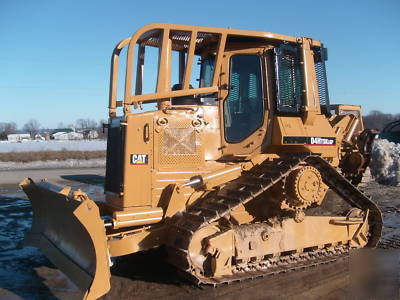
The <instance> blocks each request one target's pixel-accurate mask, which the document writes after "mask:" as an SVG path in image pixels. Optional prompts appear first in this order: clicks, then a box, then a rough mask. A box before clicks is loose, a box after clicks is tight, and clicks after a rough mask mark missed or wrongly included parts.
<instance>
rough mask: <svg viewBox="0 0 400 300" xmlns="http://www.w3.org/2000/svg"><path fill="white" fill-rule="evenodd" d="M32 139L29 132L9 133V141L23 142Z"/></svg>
mask: <svg viewBox="0 0 400 300" xmlns="http://www.w3.org/2000/svg"><path fill="white" fill-rule="evenodd" d="M30 139H31V135H30V134H29V133H14V134H9V135H7V140H8V141H9V142H23V141H29V140H30Z"/></svg>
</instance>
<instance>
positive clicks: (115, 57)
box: [108, 38, 131, 117]
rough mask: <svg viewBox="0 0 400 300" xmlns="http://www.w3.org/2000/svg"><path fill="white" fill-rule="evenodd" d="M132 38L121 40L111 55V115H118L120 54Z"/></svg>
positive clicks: (109, 111)
mask: <svg viewBox="0 0 400 300" xmlns="http://www.w3.org/2000/svg"><path fill="white" fill-rule="evenodd" d="M130 40H131V38H126V39H123V40H122V41H120V42H119V43H118V44H117V46H116V47H115V48H114V51H113V53H112V55H111V70H110V91H109V105H108V114H109V116H110V117H115V116H116V108H117V106H118V105H117V82H118V63H119V55H120V54H121V51H122V49H123V48H124V47H125V46H126V45H128V43H129V41H130Z"/></svg>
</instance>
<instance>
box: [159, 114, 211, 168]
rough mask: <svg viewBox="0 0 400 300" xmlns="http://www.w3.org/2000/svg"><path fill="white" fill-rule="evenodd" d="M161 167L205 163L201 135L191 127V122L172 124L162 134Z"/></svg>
mask: <svg viewBox="0 0 400 300" xmlns="http://www.w3.org/2000/svg"><path fill="white" fill-rule="evenodd" d="M159 145H160V149H161V151H160V153H159V161H160V164H161V165H177V164H184V165H197V164H199V163H201V162H203V161H204V160H203V157H202V152H203V151H202V146H201V144H200V137H199V134H198V133H197V132H196V131H195V130H194V128H193V127H192V126H191V120H187V121H186V122H185V121H180V122H179V121H178V122H171V124H169V126H168V127H166V128H164V129H163V130H162V131H161V132H160V140H159Z"/></svg>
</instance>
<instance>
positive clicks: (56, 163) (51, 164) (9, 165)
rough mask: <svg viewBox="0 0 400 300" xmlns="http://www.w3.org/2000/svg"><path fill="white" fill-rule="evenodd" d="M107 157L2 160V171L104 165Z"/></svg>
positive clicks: (0, 164)
mask: <svg viewBox="0 0 400 300" xmlns="http://www.w3.org/2000/svg"><path fill="white" fill-rule="evenodd" d="M105 165H106V160H105V159H100V158H99V159H88V160H85V159H67V160H47V161H32V162H27V163H22V162H0V171H6V170H22V169H50V168H54V169H56V168H60V169H61V168H62V169H68V168H96V167H104V166H105Z"/></svg>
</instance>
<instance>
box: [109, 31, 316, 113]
mask: <svg viewBox="0 0 400 300" xmlns="http://www.w3.org/2000/svg"><path fill="white" fill-rule="evenodd" d="M155 30H160V34H161V36H162V37H163V39H162V40H163V41H162V45H163V47H161V48H160V49H161V51H164V53H163V54H165V56H166V57H164V58H163V55H161V57H160V59H161V60H162V61H161V62H162V63H160V65H159V70H158V83H157V89H156V92H155V93H153V94H146V95H141V88H142V86H141V84H142V82H140V81H139V82H138V81H137V82H136V90H135V94H136V95H132V75H133V72H132V71H133V62H134V49H135V46H136V44H137V43H138V42H140V39H141V38H142V37H143V35H145V34H146V32H151V31H155ZM171 31H187V32H190V33H191V38H190V44H189V49H188V52H187V60H186V70H185V72H184V74H182V75H183V89H182V90H179V91H171V86H170V84H168V82H169V81H170V78H171V68H170V67H169V66H170V64H171V61H170V60H171V58H170V55H171V41H170V40H169V32H171ZM199 32H202V33H211V34H217V35H219V43H218V52H217V57H216V62H215V69H214V76H213V80H212V86H211V87H207V88H199V89H189V82H190V74H191V72H189V71H191V65H192V64H191V62H192V60H193V56H194V51H195V44H196V36H197V33H199ZM228 35H235V36H246V37H249V36H250V37H258V38H263V39H266V40H270V41H287V42H292V43H297V42H298V40H299V39H298V38H297V37H294V36H287V35H281V34H275V33H270V32H262V31H251V30H237V29H231V28H218V27H204V26H190V25H177V24H165V23H155V24H149V25H146V26H143V27H141V28H140V29H139V30H137V31H136V32H135V33H134V34H133V35H132V37H130V38H126V39H124V40H122V41H120V42H119V43H118V45H117V46H116V47H115V48H114V51H113V54H112V57H111V74H110V92H109V115H110V117H113V116H115V115H116V108H117V107H119V106H123V107H124V113H129V112H130V111H131V107H130V106H131V105H133V106H134V108H137V107H138V105H139V104H140V102H149V101H152V100H158V101H159V103H164V104H165V102H166V101H162V100H163V99H167V98H171V97H179V96H185V95H195V94H201V93H212V92H217V91H218V87H217V85H218V80H219V77H218V76H217V74H218V71H219V70H220V66H221V60H222V55H223V53H224V48H225V44H226V40H227V36H228ZM126 46H128V51H127V60H126V73H125V89H124V98H123V99H124V100H123V101H117V99H116V98H117V81H118V63H119V55H120V53H121V51H122V49H123V48H124V47H126ZM310 46H312V47H318V46H321V42H320V41H317V40H311V39H310ZM139 50H140V48H139ZM138 55H140V52H138ZM165 67H166V69H165ZM162 68H164V69H162ZM161 70H162V74H160V71H161ZM138 93H140V94H138ZM160 101H161V102H160Z"/></svg>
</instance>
